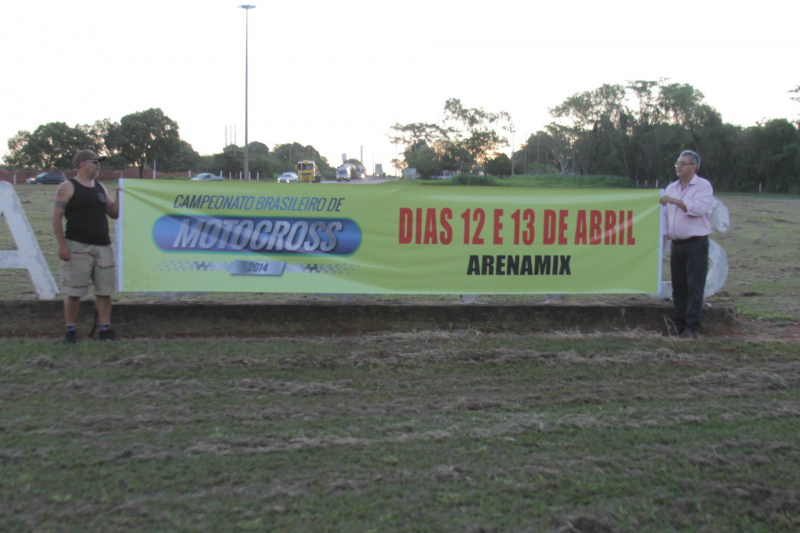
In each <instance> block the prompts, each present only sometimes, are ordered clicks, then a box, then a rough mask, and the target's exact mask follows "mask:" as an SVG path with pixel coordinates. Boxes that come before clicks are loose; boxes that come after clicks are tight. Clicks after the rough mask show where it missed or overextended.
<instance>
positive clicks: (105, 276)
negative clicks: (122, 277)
mask: <svg viewBox="0 0 800 533" xmlns="http://www.w3.org/2000/svg"><path fill="white" fill-rule="evenodd" d="M67 248H69V253H70V258H69V261H61V291H62V292H63V293H64V294H65V295H66V296H77V297H81V296H86V295H87V294H88V293H89V285H91V284H94V293H95V294H96V295H98V296H111V295H112V294H114V293H116V292H117V266H116V263H115V262H114V245H113V244H109V245H108V246H96V245H93V244H83V243H80V242H75V241H70V240H67Z"/></svg>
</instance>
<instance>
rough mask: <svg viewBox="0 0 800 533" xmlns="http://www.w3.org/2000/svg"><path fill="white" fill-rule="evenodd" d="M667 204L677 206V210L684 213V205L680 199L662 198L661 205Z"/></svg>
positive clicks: (685, 209)
mask: <svg viewBox="0 0 800 533" xmlns="http://www.w3.org/2000/svg"><path fill="white" fill-rule="evenodd" d="M668 204H675V205H676V206H678V209H680V210H681V211H683V212H684V213H686V211H687V208H686V204H685V203H683V200H681V199H680V198H673V197H672V196H662V197H661V205H668Z"/></svg>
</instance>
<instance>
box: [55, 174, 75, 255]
mask: <svg viewBox="0 0 800 533" xmlns="http://www.w3.org/2000/svg"><path fill="white" fill-rule="evenodd" d="M73 191H74V187H73V186H72V183H71V182H69V181H65V182H63V183H62V184H61V185H59V186H58V190H57V191H56V199H55V201H54V202H53V233H54V234H55V236H56V241H58V257H60V258H61V259H62V260H63V261H69V255H70V254H69V248H67V241H66V240H64V224H63V222H62V220H61V219H62V218H64V211H65V210H66V208H67V202H69V199H70V198H72V193H73Z"/></svg>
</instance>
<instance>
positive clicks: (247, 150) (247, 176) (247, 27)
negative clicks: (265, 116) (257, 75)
mask: <svg viewBox="0 0 800 533" xmlns="http://www.w3.org/2000/svg"><path fill="white" fill-rule="evenodd" d="M239 7H241V8H242V9H244V179H245V180H249V179H250V147H249V146H248V139H247V59H248V57H247V56H248V54H249V49H248V42H249V35H248V34H249V31H250V24H249V19H248V17H249V14H250V10H251V9H253V8H254V7H256V6H251V5H249V4H245V5H242V6H239Z"/></svg>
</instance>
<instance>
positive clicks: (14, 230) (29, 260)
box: [0, 181, 58, 300]
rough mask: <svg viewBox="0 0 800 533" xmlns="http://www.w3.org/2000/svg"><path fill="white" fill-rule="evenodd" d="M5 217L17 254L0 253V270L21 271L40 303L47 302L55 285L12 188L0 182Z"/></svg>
mask: <svg viewBox="0 0 800 533" xmlns="http://www.w3.org/2000/svg"><path fill="white" fill-rule="evenodd" d="M3 215H5V219H6V221H7V222H8V229H9V230H11V235H12V236H13V237H14V242H15V243H16V244H17V250H0V268H24V269H27V270H28V274H29V275H30V277H31V281H33V285H34V287H36V292H37V293H39V299H40V300H50V299H53V298H55V296H56V294H58V285H56V280H55V279H53V274H52V273H51V272H50V267H49V266H47V261H45V260H44V254H42V249H41V247H40V246H39V241H37V240H36V235H35V234H34V233H33V228H31V224H30V222H28V217H27V216H25V211H24V210H23V209H22V204H21V203H20V201H19V197H18V196H17V191H15V190H14V186H13V185H11V184H10V183H8V182H5V181H0V218H1V217H2V216H3Z"/></svg>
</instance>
